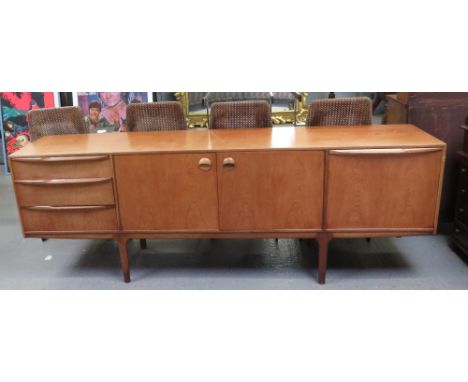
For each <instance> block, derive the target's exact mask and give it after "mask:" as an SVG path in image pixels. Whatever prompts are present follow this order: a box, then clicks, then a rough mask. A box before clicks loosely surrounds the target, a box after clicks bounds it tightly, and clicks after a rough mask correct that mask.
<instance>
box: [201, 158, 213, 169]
mask: <svg viewBox="0 0 468 382" xmlns="http://www.w3.org/2000/svg"><path fill="white" fill-rule="evenodd" d="M198 168H199V169H200V170H203V171H208V170H209V169H211V159H210V158H201V159H200V160H199V161H198Z"/></svg>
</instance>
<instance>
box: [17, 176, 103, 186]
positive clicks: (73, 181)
mask: <svg viewBox="0 0 468 382" xmlns="http://www.w3.org/2000/svg"><path fill="white" fill-rule="evenodd" d="M111 180H112V178H87V179H28V180H15V183H18V184H28V185H38V186H41V185H46V186H49V185H50V186H53V185H60V184H92V183H104V182H109V181H111Z"/></svg>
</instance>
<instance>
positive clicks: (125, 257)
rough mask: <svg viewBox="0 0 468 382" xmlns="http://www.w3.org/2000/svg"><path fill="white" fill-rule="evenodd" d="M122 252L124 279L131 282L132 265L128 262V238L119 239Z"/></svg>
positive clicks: (121, 262)
mask: <svg viewBox="0 0 468 382" xmlns="http://www.w3.org/2000/svg"><path fill="white" fill-rule="evenodd" d="M117 242H118V243H119V252H120V268H121V269H122V274H123V279H124V281H125V282H126V283H129V282H130V266H129V264H128V246H127V244H128V239H118V240H117Z"/></svg>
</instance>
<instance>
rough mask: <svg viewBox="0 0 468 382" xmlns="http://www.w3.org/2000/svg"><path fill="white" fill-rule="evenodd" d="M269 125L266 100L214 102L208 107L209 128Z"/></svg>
mask: <svg viewBox="0 0 468 382" xmlns="http://www.w3.org/2000/svg"><path fill="white" fill-rule="evenodd" d="M271 126H272V123H271V105H270V104H269V103H268V102H267V101H234V102H216V103H214V104H213V105H212V106H211V108H210V118H209V125H208V127H209V128H210V129H244V128H254V127H271Z"/></svg>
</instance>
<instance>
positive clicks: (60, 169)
mask: <svg viewBox="0 0 468 382" xmlns="http://www.w3.org/2000/svg"><path fill="white" fill-rule="evenodd" d="M57 137H59V136H57ZM38 142H39V141H38ZM82 158H84V159H86V160H79V159H77V160H67V161H61V160H60V159H66V158H61V157H56V156H55V157H54V156H49V155H47V156H46V159H53V160H54V161H42V162H41V161H39V162H24V161H21V160H20V159H21V158H18V160H15V159H14V158H12V160H11V168H12V172H13V174H14V176H15V180H40V179H82V178H107V177H112V165H111V162H110V158H109V157H108V156H107V157H105V158H103V159H91V160H87V159H88V158H86V156H82ZM91 158H94V157H91ZM56 159H58V160H56Z"/></svg>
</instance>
